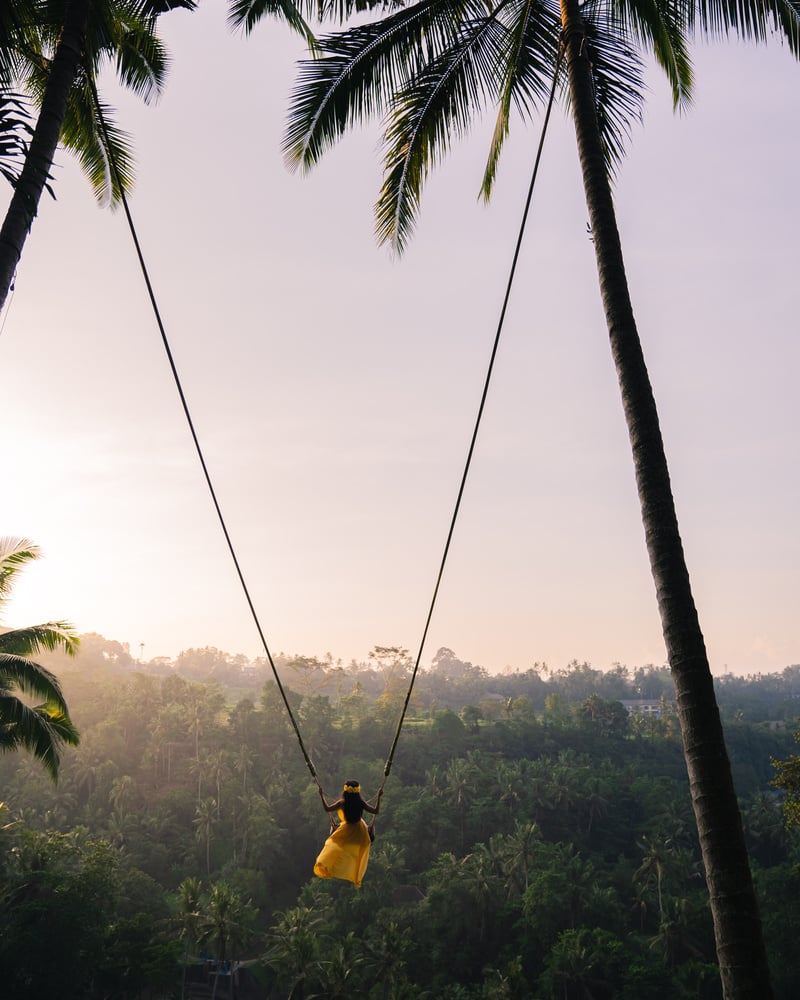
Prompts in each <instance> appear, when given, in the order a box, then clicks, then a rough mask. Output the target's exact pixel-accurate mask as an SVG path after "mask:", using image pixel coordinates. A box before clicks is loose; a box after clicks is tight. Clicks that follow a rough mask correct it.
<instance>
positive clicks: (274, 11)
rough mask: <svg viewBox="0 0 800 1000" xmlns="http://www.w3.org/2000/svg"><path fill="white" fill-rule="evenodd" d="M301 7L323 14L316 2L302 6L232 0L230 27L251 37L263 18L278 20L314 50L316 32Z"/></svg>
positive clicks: (287, 1) (288, 2)
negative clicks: (302, 12) (303, 14)
mask: <svg viewBox="0 0 800 1000" xmlns="http://www.w3.org/2000/svg"><path fill="white" fill-rule="evenodd" d="M301 7H305V8H306V9H307V10H308V11H309V13H310V14H312V15H316V16H317V17H320V16H322V14H323V9H322V7H321V5H320V4H319V3H314V2H310V3H306V4H302V5H301V4H295V3H293V2H292V0H232V2H231V4H230V7H229V8H228V25H229V26H230V27H231V28H233V29H239V28H241V29H242V31H244V33H245V34H246V35H249V34H250V32H251V31H253V29H254V28H255V26H256V24H257V23H258V22H259V21H260V20H261V19H262V18H264V17H272V18H276V19H277V20H279V21H283V22H284V23H285V24H287V25H288V26H289V27H290V28H291V29H292V31H295V32H297V34H298V35H300V36H302V37H303V38H305V40H306V41H307V42H308V44H309V46H311V47H312V48H313V47H314V46H315V45H316V39H315V37H314V32H313V31H312V30H311V28H310V27H309V26H308V24H307V23H306V21H305V19H304V18H303V16H302V14H301V12H300V10H301Z"/></svg>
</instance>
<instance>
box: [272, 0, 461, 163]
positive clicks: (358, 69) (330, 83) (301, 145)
mask: <svg viewBox="0 0 800 1000" xmlns="http://www.w3.org/2000/svg"><path fill="white" fill-rule="evenodd" d="M467 3H469V6H470V9H472V8H473V7H474V8H475V9H476V10H477V8H478V6H479V5H478V4H477V3H475V4H473V3H471V0H467V2H466V3H465V0H420V2H419V3H415V4H411V5H410V6H408V7H406V8H404V9H402V10H400V11H397V12H396V13H394V14H391V15H389V16H388V17H385V18H383V19H382V20H380V21H377V22H375V23H372V24H365V25H359V26H357V27H355V28H351V29H349V30H348V31H343V32H340V33H338V34H336V35H328V36H326V37H325V38H323V39H322V40H321V41H320V49H321V51H322V52H323V53H324V55H323V57H322V58H320V59H311V60H303V61H301V62H300V64H299V72H298V79H297V84H296V87H295V90H294V93H293V95H292V99H291V104H290V108H289V122H288V126H287V129H286V135H285V138H284V143H283V148H284V152H285V154H286V158H287V161H288V163H289V165H290V166H297V165H301V166H303V167H309V166H311V165H312V164H314V163H316V161H317V160H318V159H319V158H320V156H321V155H322V153H323V152H324V151H325V150H326V149H327V148H329V147H330V146H332V145H333V143H334V142H336V140H337V139H339V138H340V137H341V136H342V134H343V133H344V132H345V131H346V130H347V129H348V128H350V127H352V126H353V125H355V124H359V123H361V122H363V121H366V120H367V119H368V118H370V117H372V116H373V115H376V114H381V113H383V111H384V109H385V108H386V107H388V105H389V103H390V101H391V100H392V97H393V95H394V94H395V92H396V91H397V90H398V89H399V88H401V87H402V86H404V84H405V83H406V81H407V80H409V79H412V78H413V77H414V76H415V75H416V74H417V73H418V72H420V71H421V70H422V68H423V67H424V66H425V63H426V60H427V58H428V56H429V54H430V53H431V52H437V51H440V50H441V49H442V48H444V47H446V45H447V39H448V35H449V33H450V31H451V30H452V29H453V28H454V27H455V26H457V25H458V23H459V19H460V17H461V15H462V13H463V11H464V9H465V8H466V7H467Z"/></svg>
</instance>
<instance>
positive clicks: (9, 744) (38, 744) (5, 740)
mask: <svg viewBox="0 0 800 1000" xmlns="http://www.w3.org/2000/svg"><path fill="white" fill-rule="evenodd" d="M40 554H41V553H40V551H39V548H38V547H37V546H36V545H33V544H32V543H31V542H29V541H28V540H27V539H24V538H0V610H2V608H3V606H4V605H5V603H6V602H7V601H8V599H9V596H10V593H11V587H12V585H13V582H14V578H15V576H16V574H17V573H18V572H19V570H20V569H22V567H23V566H25V564H26V563H28V562H31V561H32V560H33V559H38V558H39V556H40ZM77 648H78V637H77V635H76V634H75V631H74V629H73V627H72V626H71V625H70V624H68V623H67V622H46V623H45V624H43V625H30V626H28V628H19V629H9V630H7V631H4V632H2V633H0V750H2V751H6V750H16V749H17V748H18V747H23V748H24V749H25V750H28V751H30V752H31V753H32V754H33V755H34V757H36V758H37V759H38V760H40V761H41V762H42V764H44V766H45V768H46V769H47V771H48V773H49V774H50V776H51V777H52V779H53V781H56V780H57V778H58V768H59V764H60V763H61V752H62V749H63V747H64V746H67V745H69V746H77V745H78V743H79V742H80V737H79V735H78V730H77V729H76V728H75V726H74V724H73V722H72V720H71V719H70V717H69V709H68V708H67V703H66V701H65V700H64V695H63V693H62V691H61V685H60V684H59V681H58V678H57V677H56V676H55V674H53V673H52V672H51V671H49V670H48V669H47V668H46V667H43V666H41V665H40V664H38V663H35V662H34V661H33V660H31V659H30V657H31V656H34V655H36V654H37V653H40V652H42V651H44V650H48V651H53V650H59V649H60V650H63V651H64V652H65V653H67V655H69V656H74V655H75V652H76V651H77ZM14 688H17V689H18V690H19V691H20V692H21V693H22V694H23V695H28V696H30V697H32V698H37V699H41V701H42V703H41V704H39V705H36V706H35V707H30V706H28V705H26V704H25V702H23V701H21V700H20V699H19V698H18V697H16V696H15V695H14V694H13V690H14Z"/></svg>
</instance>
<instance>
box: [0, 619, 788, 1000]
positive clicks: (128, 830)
mask: <svg viewBox="0 0 800 1000" xmlns="http://www.w3.org/2000/svg"><path fill="white" fill-rule="evenodd" d="M52 664H53V666H54V668H55V669H56V671H57V672H58V673H59V675H60V676H62V678H63V681H64V687H65V691H66V693H67V695H68V697H69V701H70V706H71V709H72V713H73V717H74V719H75V721H76V723H77V725H78V727H79V728H80V730H81V733H82V736H83V739H82V744H81V746H80V747H79V748H77V749H74V750H69V751H68V752H67V753H66V754H65V756H64V761H63V765H62V770H61V777H60V782H59V785H58V787H54V786H53V785H52V783H51V782H50V781H49V779H48V778H47V776H46V775H45V774H44V772H43V771H42V769H41V767H40V766H39V765H38V764H36V762H35V761H33V760H32V759H30V758H24V757H23V758H20V757H15V756H13V755H7V756H5V757H2V758H0V783H1V784H0V787H2V797H3V798H4V799H5V801H6V809H5V811H4V812H3V813H2V816H0V827H2V830H1V831H0V848H2V857H3V861H2V872H1V873H0V877H1V879H2V881H1V883H0V908H2V914H0V979H1V980H2V981H3V982H4V983H9V984H11V985H12V986H13V991H12V995H14V996H15V997H19V998H20V1000H25V998H34V997H42V996H51V995H52V996H56V995H58V996H59V997H64V998H70V997H73V996H74V997H76V998H77V997H101V996H102V997H118V998H123V997H130V998H134V997H145V996H155V997H170V996H180V994H181V967H182V965H183V963H184V960H185V958H186V960H187V961H188V962H191V961H192V960H196V957H197V955H198V953H199V952H200V951H205V952H206V953H207V954H209V955H215V956H217V957H219V958H220V959H223V960H224V959H226V958H227V959H236V958H237V957H243V956H246V957H247V958H248V959H255V960H258V962H257V964H256V966H254V967H251V971H257V972H260V976H261V979H262V982H263V991H264V992H263V994H262V995H268V996H274V997H286V996H289V995H291V996H294V997H308V998H310V997H312V996H321V997H337V996H343V995H345V993H348V994H349V995H350V996H363V997H425V996H426V997H437V998H438V997H443V998H451V1000H462V998H464V1000H466V998H477V997H486V998H489V997H520V998H521V997H540V998H543V1000H545V998H549V997H558V998H564V997H566V998H572V997H576V998H577V997H584V996H590V995H591V996H593V997H596V998H602V997H615V998H630V1000H633V998H643V997H647V998H652V1000H658V998H660V997H663V998H670V1000H672V998H680V997H687V998H689V997H691V998H699V997H718V996H719V995H720V986H719V977H718V973H717V969H716V966H715V964H714V944H713V934H712V926H711V918H710V914H709V909H708V901H707V893H706V890H705V885H704V879H703V874H702V866H701V864H700V854H699V848H698V845H697V839H696V833H695V829H694V822H693V817H692V811H691V806H690V800H689V793H688V788H687V780H686V774H685V765H684V762H683V756H682V752H681V747H680V743H679V738H678V736H677V727H676V724H675V717H674V715H673V714H672V712H671V706H670V703H669V694H668V692H669V683H668V681H669V678H668V673H667V672H666V671H665V670H664V669H662V668H653V667H646V668H643V669H641V670H633V671H629V670H626V669H625V668H622V667H619V668H617V669H616V670H614V671H611V672H609V673H602V672H600V671H595V670H593V669H592V668H591V667H589V666H588V665H587V664H577V663H575V664H571V665H570V666H569V667H568V668H567V669H565V670H559V671H554V672H550V671H547V670H546V668H544V667H541V666H537V668H535V669H532V670H530V671H528V672H525V673H515V674H507V675H502V676H489V675H488V674H487V673H486V672H485V671H483V670H482V669H481V668H479V667H476V666H473V665H471V664H468V663H464V662H462V661H460V660H459V659H458V658H457V657H456V656H455V654H454V653H452V651H450V650H440V651H439V653H438V654H437V655H436V657H434V660H433V662H432V664H431V667H430V669H428V670H425V671H423V672H422V673H421V674H420V677H419V682H418V683H419V687H418V690H417V692H416V694H415V697H414V699H413V701H412V713H411V716H410V718H409V721H408V723H407V728H406V729H405V731H404V733H403V736H402V739H401V742H400V746H399V749H398V753H397V756H396V758H395V763H394V768H393V771H392V774H391V776H390V778H389V781H388V783H387V787H386V793H385V796H384V801H383V808H382V812H381V815H380V816H379V817H378V821H377V829H378V838H377V840H376V843H375V845H374V847H373V850H372V856H371V859H370V865H369V870H368V872H367V876H366V878H365V881H364V886H363V888H362V889H361V890H360V891H356V890H355V889H353V887H352V886H351V885H350V884H349V883H344V882H335V881H334V882H323V881H321V880H318V879H314V878H313V877H312V876H311V868H312V866H313V862H314V858H315V857H316V854H317V852H318V851H319V848H320V846H321V844H322V841H323V840H324V837H325V835H326V832H327V818H326V816H325V814H324V813H323V812H322V810H321V809H320V806H319V800H318V798H317V795H316V792H315V789H314V786H313V784H312V782H311V781H310V778H309V774H308V771H307V770H306V768H305V765H304V762H303V759H302V755H301V754H300V752H299V749H298V747H297V743H296V741H295V738H294V735H293V734H292V733H291V731H290V730H289V728H288V724H287V720H286V713H285V709H284V707H283V705H282V704H281V702H280V699H279V697H278V694H277V689H276V687H275V685H274V683H272V682H270V681H269V680H267V679H266V678H265V676H264V674H263V672H262V671H263V665H262V664H255V665H251V664H248V663H246V661H245V660H244V658H240V657H230V656H226V655H225V654H223V653H220V652H219V651H218V650H189V651H187V652H186V653H184V654H182V655H181V657H179V658H178V660H177V661H176V662H175V663H174V664H169V663H165V662H163V661H159V662H155V663H136V662H135V661H134V660H133V659H132V658H131V656H130V654H129V652H128V650H127V649H125V648H124V647H122V646H120V645H119V644H118V643H112V642H107V641H105V640H103V639H101V638H100V637H99V636H86V637H84V638H83V644H82V653H81V655H80V657H79V658H78V660H77V663H75V664H70V663H69V662H68V661H66V660H59V661H56V659H55V658H53V660H52ZM280 664H281V669H282V670H283V671H284V673H285V680H286V682H287V683H288V684H289V685H290V687H291V688H292V690H291V692H290V697H291V698H292V701H293V706H294V707H296V709H297V716H298V720H299V723H300V727H301V730H302V732H303V737H304V740H305V741H306V742H307V745H308V747H309V749H310V752H311V756H312V758H313V759H314V761H315V763H316V766H317V769H318V772H319V775H320V779H321V780H322V782H323V785H324V786H325V788H326V790H327V791H328V792H329V793H331V794H335V793H337V792H338V790H339V787H340V784H341V781H342V780H343V778H345V777H350V776H355V777H358V778H359V779H360V780H361V783H362V787H363V788H364V790H365V794H367V795H369V794H370V793H371V792H374V791H375V790H376V789H377V787H378V785H379V783H380V779H381V776H382V770H383V761H384V758H385V755H386V753H387V751H388V748H389V744H390V740H391V735H392V731H393V727H394V723H395V721H396V718H397V713H398V708H399V702H400V699H401V698H402V697H403V694H404V691H405V684H406V681H407V674H408V667H409V664H408V658H407V654H406V652H405V651H404V650H402V649H397V648H394V647H384V648H381V647H376V649H375V650H373V652H372V653H371V654H370V656H369V658H368V660H367V662H365V663H362V664H357V663H352V664H350V665H348V666H346V667H345V666H343V665H342V664H336V663H334V662H333V661H332V659H331V658H330V657H328V658H325V659H323V660H321V661H320V660H316V659H314V658H307V657H294V658H291V657H281V658H280ZM191 677H195V678H201V677H202V680H201V679H190V678H191ZM209 677H216V678H217V681H216V682H215V681H213V680H212V681H210V680H208V678H209ZM234 682H235V683H234ZM248 688H249V689H250V693H249V694H248ZM719 696H720V702H721V704H722V706H723V710H724V712H725V714H726V717H727V719H728V721H727V724H726V735H727V740H728V745H729V749H730V754H731V758H732V761H733V764H734V769H735V773H736V779H737V786H738V790H739V793H740V796H741V800H742V808H743V813H744V817H745V824H746V832H747V838H748V847H749V851H750V855H751V859H752V863H753V867H754V871H755V877H756V882H757V886H758V889H759V893H760V898H761V907H762V915H763V920H764V926H765V934H766V938H767V944H768V948H769V951H770V958H771V962H772V971H773V976H774V982H775V989H776V995H777V996H778V997H785V998H789V997H793V996H796V995H798V993H799V992H800V968H798V963H797V961H796V955H795V954H794V949H795V944H794V942H795V941H796V939H797V935H798V932H800V915H798V909H797V902H796V901H797V898H798V890H800V840H799V839H798V835H797V833H796V832H791V831H787V830H786V828H785V827H784V824H783V820H782V816H781V811H780V801H779V799H778V797H777V794H776V793H775V792H774V790H772V789H771V787H770V781H771V780H772V779H773V778H774V769H773V767H772V765H771V758H776V759H782V758H785V757H787V755H788V754H789V753H790V751H791V749H792V747H793V743H792V736H791V727H790V728H788V729H786V728H782V727H781V728H777V727H776V728H772V727H771V725H770V723H773V724H774V723H775V722H777V721H778V720H791V719H794V717H795V716H796V715H797V714H798V712H797V704H798V699H799V698H800V670H798V668H796V667H792V668H787V670H785V671H783V673H782V674H780V675H773V676H770V677H766V678H748V679H741V678H725V679H723V680H722V681H721V682H720V683H719ZM630 699H648V700H649V701H650V702H653V701H656V702H658V701H659V699H660V701H661V714H660V717H656V716H655V715H649V716H647V717H644V716H640V715H630V714H629V713H628V712H627V711H625V710H624V709H623V708H622V706H621V705H620V703H619V702H620V701H621V700H630ZM55 982H57V983H58V986H57V987H56V986H55V985H54V983H55ZM65 984H67V985H65ZM148 991H149V992H148ZM218 995H225V994H218Z"/></svg>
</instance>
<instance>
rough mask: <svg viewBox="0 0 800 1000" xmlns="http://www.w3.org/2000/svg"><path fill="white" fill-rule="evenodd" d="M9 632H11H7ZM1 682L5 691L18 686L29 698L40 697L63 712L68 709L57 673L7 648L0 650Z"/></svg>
mask: <svg viewBox="0 0 800 1000" xmlns="http://www.w3.org/2000/svg"><path fill="white" fill-rule="evenodd" d="M9 634H11V633H8V632H6V633H5V635H9ZM0 638H5V636H2V637H0ZM0 683H2V686H3V689H4V691H5V692H8V691H10V690H11V689H12V688H18V689H19V690H20V691H21V692H22V693H23V694H24V695H26V696H27V697H29V698H38V699H40V700H41V701H44V702H46V703H47V704H52V705H56V706H58V708H59V710H60V711H62V712H66V711H67V705H66V702H65V701H64V695H63V694H62V691H61V684H60V682H59V680H58V678H57V677H56V675H55V674H54V673H52V671H50V670H48V669H47V667H43V666H41V664H39V663H34V662H33V661H31V660H29V659H27V658H26V657H25V656H24V655H19V654H16V653H13V652H7V651H6V650H5V649H3V650H2V651H0Z"/></svg>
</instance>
